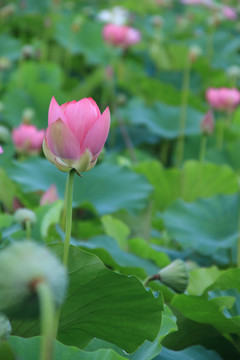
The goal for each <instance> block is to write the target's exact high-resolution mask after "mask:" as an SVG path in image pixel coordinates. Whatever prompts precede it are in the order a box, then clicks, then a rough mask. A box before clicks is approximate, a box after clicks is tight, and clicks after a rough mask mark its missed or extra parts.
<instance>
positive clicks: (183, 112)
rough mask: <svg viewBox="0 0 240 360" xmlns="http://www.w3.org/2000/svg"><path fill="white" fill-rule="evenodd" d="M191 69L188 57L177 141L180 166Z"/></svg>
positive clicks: (177, 158)
mask: <svg viewBox="0 0 240 360" xmlns="http://www.w3.org/2000/svg"><path fill="white" fill-rule="evenodd" d="M190 71H191V63H190V61H189V59H187V62H186V67H185V70H184V74H183V85H182V99H181V110H180V118H179V137H178V141H177V154H176V163H177V166H178V167H180V165H181V163H182V159H183V155H184V139H185V127H186V118H187V105H188V94H189V81H190Z"/></svg>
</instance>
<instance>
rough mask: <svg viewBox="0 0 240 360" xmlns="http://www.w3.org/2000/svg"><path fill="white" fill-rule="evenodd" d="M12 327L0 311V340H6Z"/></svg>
mask: <svg viewBox="0 0 240 360" xmlns="http://www.w3.org/2000/svg"><path fill="white" fill-rule="evenodd" d="M11 331H12V327H11V324H10V322H9V320H8V318H7V317H6V316H5V315H3V314H1V313H0V341H1V340H7V338H8V337H9V335H10V334H11Z"/></svg>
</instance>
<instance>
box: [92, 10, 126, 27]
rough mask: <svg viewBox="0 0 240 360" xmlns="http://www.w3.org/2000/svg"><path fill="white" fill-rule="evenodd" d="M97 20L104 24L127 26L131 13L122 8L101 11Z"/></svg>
mask: <svg viewBox="0 0 240 360" xmlns="http://www.w3.org/2000/svg"><path fill="white" fill-rule="evenodd" d="M97 18H98V19H99V20H100V21H103V22H107V23H112V24H115V25H125V24H126V22H127V20H128V18H129V12H128V11H127V10H126V9H124V8H122V7H120V6H115V7H114V8H112V9H111V10H102V11H100V12H99V14H98V16H97Z"/></svg>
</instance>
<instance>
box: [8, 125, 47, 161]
mask: <svg viewBox="0 0 240 360" xmlns="http://www.w3.org/2000/svg"><path fill="white" fill-rule="evenodd" d="M44 135H45V131H44V130H38V129H37V128H36V126H34V125H31V124H24V123H22V124H21V125H20V126H19V127H17V128H14V129H13V131H12V140H13V143H14V145H15V147H16V150H17V152H18V153H20V154H25V155H37V154H39V153H40V152H41V149H42V142H43V139H44Z"/></svg>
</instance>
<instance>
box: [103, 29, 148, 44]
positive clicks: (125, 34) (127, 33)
mask: <svg viewBox="0 0 240 360" xmlns="http://www.w3.org/2000/svg"><path fill="white" fill-rule="evenodd" d="M103 38H104V40H105V41H106V42H107V43H109V44H111V45H115V46H120V47H122V48H127V47H129V46H131V45H134V44H137V43H139V41H140V40H141V34H140V32H139V31H138V30H136V29H133V28H131V27H129V26H123V25H115V24H107V25H105V26H104V28H103Z"/></svg>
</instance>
